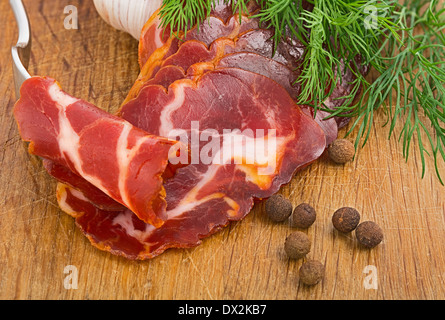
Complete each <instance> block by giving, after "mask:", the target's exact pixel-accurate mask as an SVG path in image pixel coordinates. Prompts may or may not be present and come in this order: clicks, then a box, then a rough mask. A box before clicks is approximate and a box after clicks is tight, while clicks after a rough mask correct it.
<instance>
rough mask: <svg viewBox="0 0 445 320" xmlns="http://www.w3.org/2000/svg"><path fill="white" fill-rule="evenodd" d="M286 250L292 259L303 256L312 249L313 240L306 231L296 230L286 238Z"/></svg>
mask: <svg viewBox="0 0 445 320" xmlns="http://www.w3.org/2000/svg"><path fill="white" fill-rule="evenodd" d="M284 251H286V254H287V255H288V256H289V258H291V259H300V258H303V257H304V256H305V255H306V254H308V253H309V251H311V241H310V240H309V237H308V236H307V235H306V234H305V233H303V232H301V231H295V232H293V233H291V234H290V235H289V236H288V237H287V238H286V241H285V242H284Z"/></svg>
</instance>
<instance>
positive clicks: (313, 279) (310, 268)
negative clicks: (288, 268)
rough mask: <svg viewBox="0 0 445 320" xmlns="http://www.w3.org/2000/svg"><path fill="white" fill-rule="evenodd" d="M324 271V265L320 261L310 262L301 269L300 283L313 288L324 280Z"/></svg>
mask: <svg viewBox="0 0 445 320" xmlns="http://www.w3.org/2000/svg"><path fill="white" fill-rule="evenodd" d="M324 271H325V269H324V265H323V264H322V263H321V262H320V261H316V260H309V261H307V262H305V263H303V264H302V265H301V267H300V271H299V275H300V281H301V282H303V283H304V284H306V285H308V286H313V285H315V284H317V283H319V282H320V281H321V280H322V279H323V277H324Z"/></svg>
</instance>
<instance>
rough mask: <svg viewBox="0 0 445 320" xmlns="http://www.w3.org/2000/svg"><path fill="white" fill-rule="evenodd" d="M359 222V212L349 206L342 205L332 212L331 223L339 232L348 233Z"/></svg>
mask: <svg viewBox="0 0 445 320" xmlns="http://www.w3.org/2000/svg"><path fill="white" fill-rule="evenodd" d="M359 222H360V213H359V212H358V211H357V210H356V209H354V208H350V207H343V208H340V209H338V210H336V211H335V212H334V215H333V216H332V224H333V225H334V228H335V229H337V230H338V231H340V232H343V233H348V232H351V231H352V230H354V229H355V228H356V227H357V225H358V223H359Z"/></svg>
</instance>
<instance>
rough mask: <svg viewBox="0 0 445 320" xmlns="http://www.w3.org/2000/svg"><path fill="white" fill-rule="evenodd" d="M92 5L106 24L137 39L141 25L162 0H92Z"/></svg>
mask: <svg viewBox="0 0 445 320" xmlns="http://www.w3.org/2000/svg"><path fill="white" fill-rule="evenodd" d="M94 5H95V6H96V10H97V11H98V12H99V14H100V16H101V17H102V18H103V19H104V20H105V21H106V22H107V23H108V24H110V25H111V26H112V27H114V28H116V29H118V30H122V31H125V32H128V33H129V34H131V35H132V36H133V37H134V38H135V39H137V40H139V36H140V33H141V31H142V27H143V26H144V24H145V23H146V22H147V21H148V19H149V18H150V17H151V15H152V14H153V13H154V12H155V11H156V10H157V9H159V7H160V6H161V5H162V0H94Z"/></svg>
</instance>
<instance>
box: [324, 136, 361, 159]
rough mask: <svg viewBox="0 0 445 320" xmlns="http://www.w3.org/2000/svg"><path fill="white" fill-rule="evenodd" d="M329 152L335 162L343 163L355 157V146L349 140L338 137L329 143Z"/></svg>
mask: <svg viewBox="0 0 445 320" xmlns="http://www.w3.org/2000/svg"><path fill="white" fill-rule="evenodd" d="M328 154H329V157H330V158H331V159H332V160H333V161H334V162H335V163H340V164H343V163H346V162H348V161H351V160H352V159H353V158H354V155H355V147H354V145H353V144H352V142H351V141H349V140H346V139H337V140H335V141H334V142H332V143H331V144H330V145H329V147H328Z"/></svg>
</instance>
